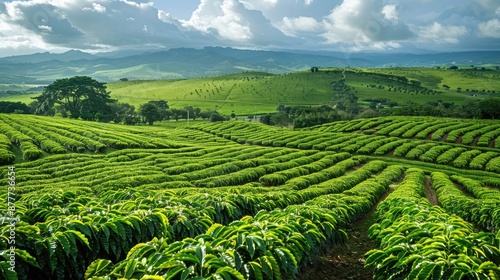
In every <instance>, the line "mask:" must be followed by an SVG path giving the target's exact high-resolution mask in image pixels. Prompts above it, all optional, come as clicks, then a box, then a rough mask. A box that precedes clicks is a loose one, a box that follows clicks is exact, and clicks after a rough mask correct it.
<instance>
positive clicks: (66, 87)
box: [34, 76, 114, 120]
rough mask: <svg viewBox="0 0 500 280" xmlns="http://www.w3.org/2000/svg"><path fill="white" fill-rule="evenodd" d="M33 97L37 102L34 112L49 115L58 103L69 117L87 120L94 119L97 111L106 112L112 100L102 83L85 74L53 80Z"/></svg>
mask: <svg viewBox="0 0 500 280" xmlns="http://www.w3.org/2000/svg"><path fill="white" fill-rule="evenodd" d="M34 99H36V101H37V102H38V105H37V106H38V107H37V108H36V110H35V113H36V114H39V115H50V114H51V113H52V112H53V110H54V106H55V105H56V104H59V105H60V106H61V107H62V110H64V111H66V112H68V116H69V117H70V118H74V119H78V118H80V117H81V116H84V118H85V119H88V120H95V118H96V114H97V113H101V114H108V113H109V112H110V106H109V105H110V103H111V102H113V101H114V100H113V99H111V98H110V96H109V92H107V91H106V86H105V84H104V83H100V82H98V81H96V80H94V79H92V78H91V77H87V76H75V77H72V78H64V79H59V80H55V81H54V82H53V83H52V84H50V85H48V86H46V87H45V89H44V91H43V92H42V94H41V95H39V96H37V97H35V98H34Z"/></svg>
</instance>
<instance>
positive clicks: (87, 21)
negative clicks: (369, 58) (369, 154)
mask: <svg viewBox="0 0 500 280" xmlns="http://www.w3.org/2000/svg"><path fill="white" fill-rule="evenodd" d="M205 46H223V47H234V48H243V49H259V50H308V51H311V50H312V51H341V52H398V53H402V52H410V53H417V52H420V53H421V52H455V51H469V50H500V0H162V1H159V0H157V1H151V0H94V1H90V0H23V1H21V0H17V1H11V0H8V1H5V0H0V57H2V56H10V55H20V54H29V53H36V52H47V51H49V52H55V53H57V52H64V51H67V50H70V49H78V50H82V51H86V52H91V53H95V52H107V51H118V50H144V51H148V50H157V49H170V48H179V47H187V48H203V47H205Z"/></svg>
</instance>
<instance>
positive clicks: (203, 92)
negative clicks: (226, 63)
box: [0, 67, 500, 115]
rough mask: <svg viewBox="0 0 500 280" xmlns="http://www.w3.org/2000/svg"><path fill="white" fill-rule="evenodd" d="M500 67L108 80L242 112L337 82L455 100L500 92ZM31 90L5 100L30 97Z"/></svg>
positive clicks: (172, 101)
mask: <svg viewBox="0 0 500 280" xmlns="http://www.w3.org/2000/svg"><path fill="white" fill-rule="evenodd" d="M499 76H500V70H496V69H494V68H487V69H484V70H481V69H474V68H471V67H464V68H460V69H458V70H450V69H448V68H441V69H434V68H377V69H365V68H324V69H320V71H319V72H316V73H312V72H310V71H299V72H293V73H288V74H269V73H262V72H242V73H235V74H226V75H219V76H211V77H204V78H194V79H176V80H146V81H142V80H141V81H123V82H113V83H108V84H107V86H108V90H109V91H111V96H112V97H113V98H115V99H117V100H119V101H120V102H127V103H130V104H133V105H135V106H136V107H138V105H140V104H142V103H145V102H147V101H149V100H158V99H162V100H167V101H168V102H169V105H170V106H172V107H175V108H182V107H185V106H189V105H190V106H194V107H200V108H201V109H218V110H219V111H220V112H221V113H223V114H229V113H231V112H232V111H234V112H235V113H236V114H237V115H246V114H253V113H266V112H273V111H275V109H276V107H277V106H278V105H279V104H283V105H287V106H292V105H312V106H314V105H323V104H330V103H331V101H332V97H333V91H332V83H335V82H338V81H339V80H341V79H345V84H346V85H347V86H350V87H352V91H353V92H354V93H355V94H356V95H357V96H358V97H359V101H360V102H363V101H364V102H366V103H369V102H371V101H379V100H384V99H385V100H390V101H394V102H397V103H399V104H402V103H406V102H408V101H413V102H416V103H426V102H436V101H438V100H441V101H444V102H449V103H451V102H454V103H455V104H463V103H464V102H465V101H467V100H473V99H477V98H483V97H491V96H499V95H500V79H499V78H498V77H499ZM34 95H36V94H31V95H20V96H8V97H3V98H0V100H11V101H23V102H26V103H29V102H31V101H32V100H31V99H30V98H29V97H30V96H34Z"/></svg>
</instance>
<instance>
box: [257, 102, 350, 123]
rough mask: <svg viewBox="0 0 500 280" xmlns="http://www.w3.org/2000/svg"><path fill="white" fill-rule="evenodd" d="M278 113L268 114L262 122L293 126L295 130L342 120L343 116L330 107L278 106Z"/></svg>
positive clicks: (261, 119) (263, 117)
mask: <svg viewBox="0 0 500 280" xmlns="http://www.w3.org/2000/svg"><path fill="white" fill-rule="evenodd" d="M277 109H278V112H277V113H274V114H267V115H264V116H262V117H261V118H260V121H261V122H262V123H264V124H268V125H278V126H281V127H283V126H293V127H295V128H301V127H309V126H314V125H318V124H322V123H327V122H334V121H338V120H340V119H341V116H340V115H339V114H338V113H337V111H336V110H335V109H333V108H332V107H330V106H327V105H322V106H320V107H312V106H309V107H304V106H291V107H288V106H284V105H279V106H278V108H277Z"/></svg>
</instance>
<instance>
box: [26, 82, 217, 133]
mask: <svg viewBox="0 0 500 280" xmlns="http://www.w3.org/2000/svg"><path fill="white" fill-rule="evenodd" d="M34 99H35V101H34V102H33V103H32V104H30V106H31V107H33V108H34V109H33V110H32V113H35V114H39V115H49V116H53V115H55V114H56V113H60V114H61V115H62V116H63V117H69V118H72V119H79V118H81V119H83V120H89V121H99V122H111V121H113V122H114V123H123V124H128V125H135V124H138V123H147V124H149V125H152V124H153V123H154V122H156V121H162V120H171V119H174V120H176V121H178V120H179V119H188V118H189V119H192V120H196V119H197V118H202V119H208V120H210V121H221V120H226V117H224V116H221V115H220V114H219V113H218V112H217V111H203V112H202V111H201V109H200V108H196V107H192V106H187V107H184V108H183V109H178V108H170V107H169V106H168V102H167V101H165V100H152V101H149V102H147V103H144V104H142V105H140V107H139V110H138V111H136V109H135V107H134V106H133V105H130V104H128V103H121V102H117V100H114V99H111V98H110V92H107V91H106V85H105V83H100V82H98V81H96V80H94V79H92V78H91V77H87V76H75V77H72V78H64V79H59V80H56V81H54V82H53V83H52V84H50V85H48V86H47V87H45V89H44V91H43V92H42V94H41V95H39V96H37V97H35V98H34ZM25 106H26V105H25Z"/></svg>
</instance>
